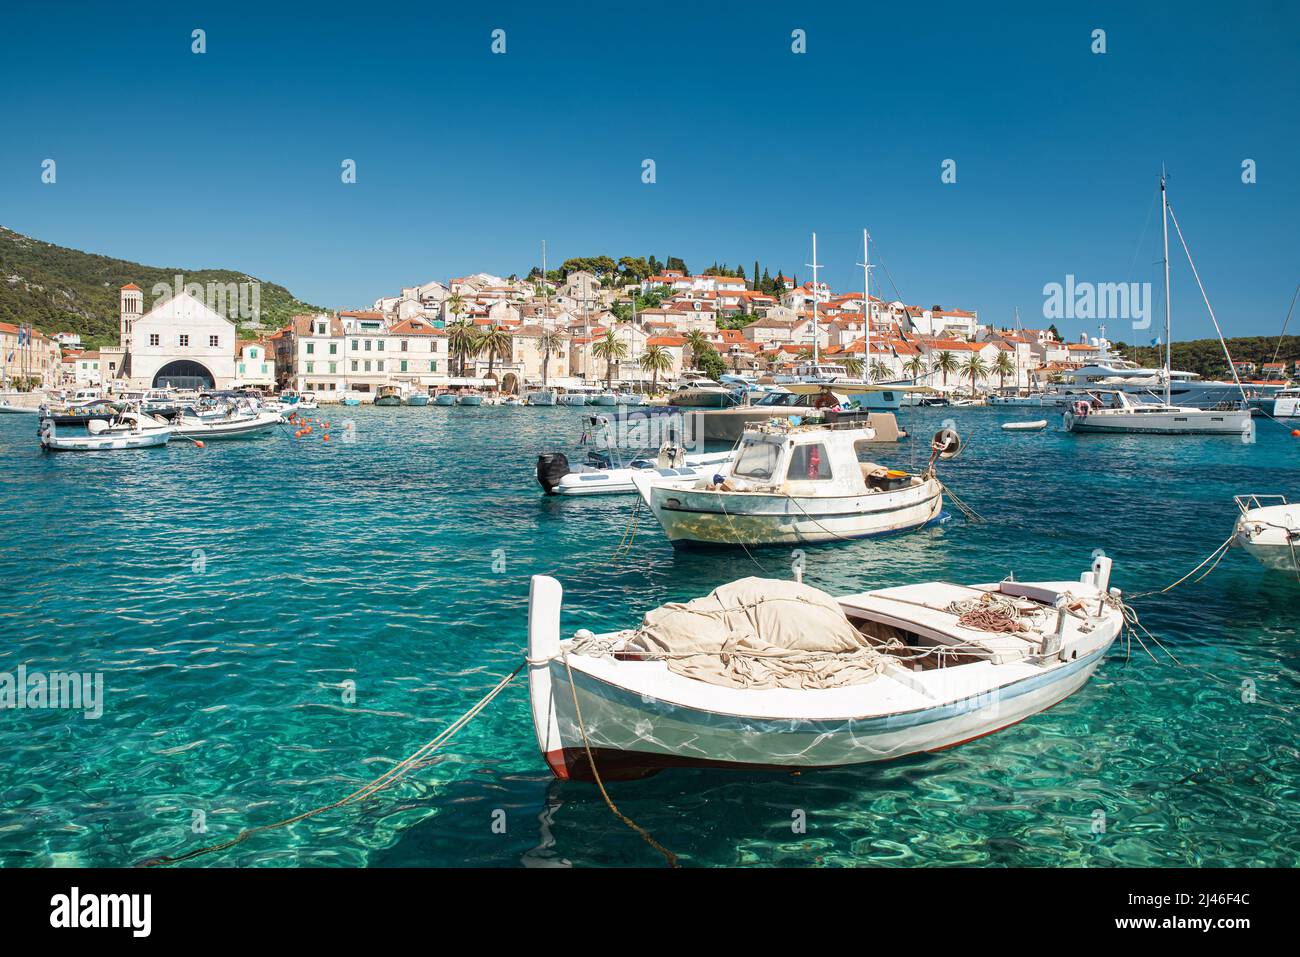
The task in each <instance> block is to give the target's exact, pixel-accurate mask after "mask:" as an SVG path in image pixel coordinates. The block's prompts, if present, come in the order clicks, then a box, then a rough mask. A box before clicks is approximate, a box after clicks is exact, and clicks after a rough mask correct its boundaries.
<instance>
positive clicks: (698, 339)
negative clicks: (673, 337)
mask: <svg viewBox="0 0 1300 957" xmlns="http://www.w3.org/2000/svg"><path fill="white" fill-rule="evenodd" d="M686 347H687V348H688V349H690V350H691V365H692V366H694V367H695V368H696V369H698V368H699V367H700V356H702V355H704V353H705V352H707V351H708V350H709V349H712V348H713V343H711V342H709V337H708V336H706V335H705V334H704V333H703V332H701V331H700V330H699V329H692V330H691V331H690V332H688V333H687V334H686Z"/></svg>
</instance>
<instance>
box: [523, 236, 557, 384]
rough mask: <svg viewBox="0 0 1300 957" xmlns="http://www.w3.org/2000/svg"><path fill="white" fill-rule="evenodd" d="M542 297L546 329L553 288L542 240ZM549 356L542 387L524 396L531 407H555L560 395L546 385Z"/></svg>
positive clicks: (549, 316) (543, 362)
mask: <svg viewBox="0 0 1300 957" xmlns="http://www.w3.org/2000/svg"><path fill="white" fill-rule="evenodd" d="M542 295H543V296H544V297H545V305H544V306H543V307H542V310H543V311H542V327H543V328H544V329H545V328H546V326H547V323H549V322H550V321H551V287H550V286H549V285H547V280H546V240H545V239H543V240H542ZM550 361H551V357H550V355H549V354H546V355H543V356H542V387H541V388H540V389H534V390H533V391H531V392H529V393H527V394H526V395H525V396H524V401H525V402H526V403H528V404H529V405H555V400H556V397H557V395H558V393H557V392H556V391H555V390H554V389H551V388H548V387H547V385H546V373H547V369H546V366H547V365H548V364H549V363H550Z"/></svg>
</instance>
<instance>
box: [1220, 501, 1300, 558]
mask: <svg viewBox="0 0 1300 957" xmlns="http://www.w3.org/2000/svg"><path fill="white" fill-rule="evenodd" d="M1234 536H1235V537H1234V542H1235V544H1237V545H1238V546H1240V547H1241V549H1242V551H1244V552H1246V553H1247V554H1248V555H1250V556H1251V557H1252V558H1254V559H1255V560H1256V561H1257V562H1259V563H1260V564H1261V565H1263V566H1264V567H1265V568H1268V569H1271V570H1272V571H1279V572H1290V573H1292V574H1297V575H1300V505H1296V504H1291V505H1285V504H1284V505H1271V506H1265V507H1263V508H1255V509H1251V510H1250V511H1248V512H1246V513H1245V514H1244V515H1242V516H1241V518H1239V519H1238V520H1237V527H1236V529H1235V532H1234Z"/></svg>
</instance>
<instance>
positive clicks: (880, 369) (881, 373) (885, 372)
mask: <svg viewBox="0 0 1300 957" xmlns="http://www.w3.org/2000/svg"><path fill="white" fill-rule="evenodd" d="M893 375H894V370H893V369H891V368H889V366H887V365H885V363H884V362H882V361H881V360H879V359H872V360H871V378H872V379H874V380H875V381H876V382H880V381H882V380H884V379H890V378H893Z"/></svg>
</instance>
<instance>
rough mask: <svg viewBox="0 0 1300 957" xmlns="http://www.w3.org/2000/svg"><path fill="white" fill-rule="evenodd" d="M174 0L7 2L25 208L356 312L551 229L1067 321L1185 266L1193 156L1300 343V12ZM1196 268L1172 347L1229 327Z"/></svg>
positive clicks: (30, 218)
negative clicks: (1102, 40)
mask: <svg viewBox="0 0 1300 957" xmlns="http://www.w3.org/2000/svg"><path fill="white" fill-rule="evenodd" d="M147 6H148V5H147V4H141V5H139V7H138V9H137V8H135V5H124V4H113V5H93V6H92V5H89V4H84V5H83V4H75V3H74V4H60V5H59V7H58V10H57V12H56V11H54V9H53V8H51V7H50V6H48V5H35V4H31V5H27V6H26V7H25V8H23V9H14V8H12V7H11V8H10V9H8V10H6V11H5V13H4V14H3V15H2V17H3V24H2V28H0V110H2V111H3V113H2V115H3V124H4V126H3V130H4V135H3V138H2V139H0V224H3V225H6V226H9V227H11V228H13V229H17V230H18V231H20V232H24V233H28V234H30V235H33V236H36V237H38V238H40V239H44V240H48V241H50V242H55V243H59V244H62V245H67V246H73V247H76V248H80V249H86V250H89V251H93V252H101V253H105V254H109V255H113V256H120V257H123V258H126V259H131V260H136V261H140V262H145V263H149V264H152V265H159V266H181V267H191V268H199V267H205V266H211V267H218V266H220V267H230V268H236V269H242V270H245V271H247V272H249V273H252V274H253V275H256V276H259V277H261V278H264V279H268V280H272V281H275V282H280V283H283V284H284V285H286V286H288V287H289V288H290V289H291V290H293V291H294V293H296V294H297V295H299V296H300V297H302V298H304V299H307V300H309V301H312V302H316V303H319V304H322V305H327V306H338V307H351V306H357V305H364V304H369V303H370V302H372V301H373V300H374V299H376V298H377V297H379V296H381V295H389V294H394V293H396V292H397V290H398V289H399V287H400V286H402V285H410V284H415V283H418V282H422V281H426V280H428V279H434V278H444V279H445V278H446V277H449V276H454V275H462V274H465V273H467V272H472V271H477V270H487V271H491V272H496V273H499V274H502V275H506V274H509V273H512V272H518V273H523V272H525V271H527V269H528V268H529V267H530V266H532V265H533V264H535V263H536V262H537V259H538V246H539V243H540V241H541V240H542V239H543V238H545V239H546V240H547V242H548V249H549V252H550V258H551V262H552V264H558V263H559V262H560V261H561V260H563V259H564V258H566V257H569V256H579V255H598V254H609V255H613V256H620V255H627V254H631V255H647V254H651V253H653V254H654V255H656V256H658V257H659V258H661V259H664V258H666V257H668V256H670V255H673V256H680V257H682V258H684V259H685V260H686V262H687V264H688V265H689V266H690V267H692V268H693V269H702V268H704V267H706V266H708V265H709V264H710V263H712V262H713V261H714V260H715V259H716V260H718V261H719V262H721V261H726V262H728V263H731V264H732V265H735V264H737V263H743V264H744V265H745V268H746V269H747V270H748V269H749V268H750V267H751V265H752V263H753V261H754V260H755V259H759V260H761V262H762V263H763V265H765V266H767V267H769V268H770V269H772V270H773V271H775V270H776V268H777V267H782V268H784V269H785V271H786V272H787V273H789V272H797V273H798V275H799V278H800V279H801V280H803V279H806V278H808V276H809V270H808V269H807V268H806V267H805V265H804V264H805V263H807V262H809V261H810V250H809V248H808V247H809V233H810V232H811V231H812V230H814V229H815V230H816V231H817V232H818V241H819V256H820V259H821V261H822V263H823V264H825V265H826V267H827V270H826V272H825V274H824V275H825V277H826V278H827V279H829V281H830V282H831V283H832V284H833V285H834V286H836V287H839V288H848V287H855V288H860V287H861V270H860V269H856V268H855V267H854V265H853V264H854V263H855V262H857V261H858V260H859V258H860V252H861V249H860V236H861V232H860V231H861V229H862V228H863V227H864V226H866V227H868V228H870V229H871V231H872V235H873V237H874V246H875V252H876V253H877V255H878V256H879V257H880V258H882V259H883V261H884V262H885V263H886V265H887V266H888V268H889V272H890V273H891V274H892V276H893V278H894V280H895V281H896V283H897V286H898V289H899V291H900V292H901V294H902V296H903V297H904V298H905V299H907V300H908V301H911V302H916V303H920V304H923V305H930V304H934V303H940V304H943V305H944V306H962V307H967V308H976V309H979V311H980V313H981V316H982V317H983V318H984V319H986V320H1001V319H1004V318H1006V319H1009V318H1010V316H1011V311H1012V308H1013V306H1016V305H1019V306H1020V310H1021V315H1022V318H1023V319H1024V321H1025V324H1026V325H1039V324H1041V323H1042V321H1043V320H1042V305H1043V294H1042V288H1043V285H1044V283H1047V282H1053V281H1058V282H1060V281H1064V278H1065V275H1066V274H1067V273H1073V274H1074V275H1075V276H1076V277H1078V278H1079V279H1080V280H1091V281H1095V282H1120V281H1130V280H1148V279H1149V280H1156V279H1157V278H1158V269H1157V267H1155V266H1154V265H1153V263H1154V261H1155V260H1156V259H1158V258H1159V218H1158V215H1155V214H1153V215H1152V216H1151V218H1150V220H1149V221H1148V212H1149V210H1150V208H1151V202H1152V198H1153V196H1154V195H1155V184H1156V177H1157V174H1158V171H1159V169H1160V165H1161V163H1162V162H1163V163H1166V164H1167V165H1168V167H1169V169H1170V196H1171V199H1172V201H1173V202H1174V205H1175V209H1176V211H1177V212H1178V214H1179V217H1180V220H1181V221H1182V223H1183V227H1184V229H1185V231H1186V232H1187V234H1188V239H1189V242H1190V243H1191V245H1192V250H1193V253H1194V254H1195V255H1196V257H1197V265H1198V266H1199V268H1200V269H1201V273H1202V276H1203V278H1204V279H1205V281H1206V283H1207V286H1208V288H1209V292H1210V295H1211V299H1212V301H1213V302H1214V305H1215V309H1216V312H1217V313H1218V314H1219V316H1220V318H1221V320H1223V321H1224V323H1225V325H1226V326H1227V329H1228V331H1229V333H1230V334H1243V335H1245V334H1261V335H1270V334H1276V333H1277V332H1278V331H1279V330H1280V327H1281V323H1282V319H1283V317H1284V315H1285V312H1286V308H1287V305H1288V303H1289V301H1290V298H1291V293H1292V291H1293V290H1294V288H1295V286H1296V284H1297V282H1300V256H1298V255H1297V250H1300V242H1297V238H1296V228H1297V221H1300V216H1298V215H1297V214H1298V213H1300V183H1298V182H1297V157H1300V123H1298V122H1297V114H1298V113H1300V109H1298V108H1297V104H1300V43H1297V39H1296V38H1297V36H1300V13H1298V12H1297V11H1298V9H1300V7H1298V5H1297V4H1295V3H1291V2H1277V3H1249V2H1248V3H1244V4H1243V3H1233V4H1228V3H1221V4H1216V5H1214V6H1200V5H1197V4H1193V3H1180V4H1146V3H1143V4H1129V3H1122V4H1121V3H1115V4H1080V5H1070V6H1062V7H1060V8H1059V9H1058V5H1057V4H1051V5H1047V4H1025V5H1012V6H1006V7H1001V6H998V5H990V4H984V3H980V4H968V5H963V6H951V7H950V6H947V5H944V4H937V5H936V4H911V5H903V4H895V5H889V6H890V7H892V8H893V9H888V10H884V11H882V10H881V9H879V6H880V5H875V4H870V5H869V4H862V3H844V4H832V3H826V4H794V3H780V4H764V3H749V2H746V3H730V2H714V3H707V4H681V5H677V4H673V3H654V4H649V5H616V4H609V3H600V4H595V3H593V4H565V5H562V6H557V5H554V4H540V3H535V2H534V3H519V4H502V5H497V6H491V5H480V4H456V5H454V6H447V7H445V8H442V7H440V5H438V4H430V3H424V4H418V5H412V6H410V7H409V8H402V7H401V6H400V5H399V4H393V3H375V4H355V3H349V4H340V5H337V6H335V7H331V6H330V5H329V4H322V5H320V6H318V7H317V8H316V9H315V10H314V11H313V12H310V13H308V12H301V13H297V14H293V13H280V12H275V11H274V10H273V9H272V5H270V4H247V5H245V4H241V3H222V4H211V5H202V4H195V5H187V6H188V7H189V9H180V5H177V4H166V5H162V4H159V5H157V7H156V9H153V10H147V9H146V7H147ZM1049 6H1050V7H1051V9H1045V8H1047V7H1049ZM306 9H307V8H304V10H306ZM196 27H201V28H203V29H205V30H206V31H207V44H208V50H207V53H206V54H204V55H202V56H197V55H194V54H192V53H191V52H190V43H191V40H190V31H191V30H192V29H194V28H196ZM497 27H500V28H503V29H505V30H506V32H507V34H506V35H507V51H508V52H507V53H506V54H505V55H504V56H498V55H492V53H491V52H490V50H489V44H490V36H489V34H490V32H491V31H492V30H493V29H494V28H497ZM1098 27H1100V28H1103V29H1105V30H1106V32H1107V52H1106V53H1105V54H1104V55H1094V54H1093V53H1092V52H1091V51H1090V43H1091V38H1090V34H1091V31H1092V30H1093V29H1094V28H1098ZM795 28H800V29H803V30H806V31H807V38H808V40H807V43H808V52H807V53H806V54H804V55H795V54H793V53H791V51H790V43H791V39H790V34H791V31H792V30H793V29H795ZM47 157H48V158H54V159H55V160H56V161H57V163H58V182H57V184H55V185H53V186H48V185H43V184H41V182H40V164H41V161H42V160H43V159H45V158H47ZM345 158H351V159H354V160H356V162H357V166H358V183H357V184H356V185H349V186H345V185H343V184H341V183H340V178H339V173H340V163H341V162H342V160H343V159H345ZM645 158H653V159H654V160H655V161H656V164H657V179H658V182H657V183H655V184H654V185H645V184H643V183H642V182H641V161H642V160H643V159H645ZM947 158H952V159H955V160H956V161H957V183H956V184H954V185H945V184H943V183H941V182H940V164H941V163H942V162H943V160H944V159H947ZM1246 158H1250V159H1254V160H1255V161H1256V162H1257V164H1258V180H1259V181H1258V183H1257V184H1255V185H1252V186H1246V185H1243V184H1242V182H1241V162H1242V160H1243V159H1246ZM1144 224H1146V229H1145V233H1144ZM1180 256H1181V254H1180ZM875 258H876V257H875V256H873V259H875ZM1175 277H1176V280H1175V281H1176V285H1175V290H1174V303H1175V338H1193V337H1198V336H1203V335H1209V334H1211V328H1210V324H1209V320H1208V317H1207V316H1206V313H1205V310H1204V307H1203V306H1202V305H1201V303H1200V298H1199V295H1198V294H1197V293H1196V290H1195V286H1194V285H1193V284H1192V280H1191V277H1190V273H1189V271H1188V270H1187V268H1186V264H1185V262H1183V261H1182V260H1181V259H1176V260H1175ZM875 281H876V282H877V283H878V284H879V285H883V286H884V287H885V288H884V291H885V292H886V293H889V294H892V288H891V287H890V286H889V285H888V283H887V282H886V280H885V277H884V274H883V271H877V279H876V280H875ZM1059 325H1060V327H1061V329H1062V331H1063V332H1066V333H1073V332H1077V331H1080V330H1082V329H1084V328H1085V327H1092V326H1093V325H1094V324H1092V323H1084V322H1064V323H1061V324H1059ZM1298 325H1300V323H1298ZM1090 331H1091V332H1093V333H1095V331H1096V330H1095V328H1090ZM1110 331H1111V332H1112V334H1113V335H1114V336H1115V337H1116V338H1121V339H1128V340H1129V341H1133V340H1134V339H1138V338H1141V336H1139V335H1137V334H1134V333H1131V332H1130V330H1128V329H1126V328H1119V329H1116V328H1114V327H1112V328H1111V330H1110ZM1151 334H1152V335H1154V332H1152V333H1151Z"/></svg>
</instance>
